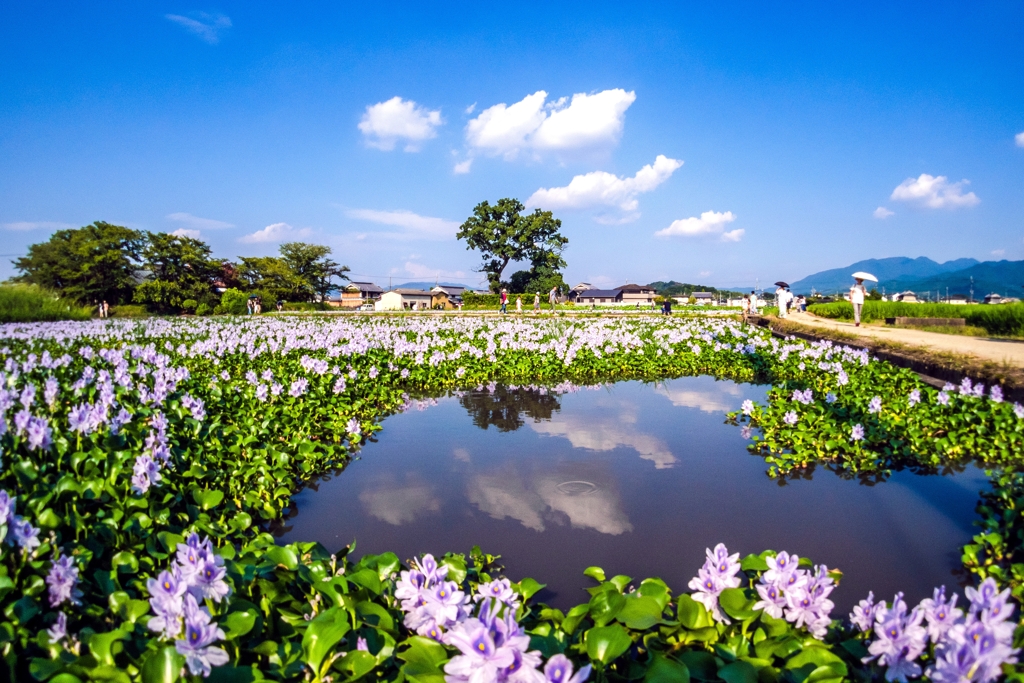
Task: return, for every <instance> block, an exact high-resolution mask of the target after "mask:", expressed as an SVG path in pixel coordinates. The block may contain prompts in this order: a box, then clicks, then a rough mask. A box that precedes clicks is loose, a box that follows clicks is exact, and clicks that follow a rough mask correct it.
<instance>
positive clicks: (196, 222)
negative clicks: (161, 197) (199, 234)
mask: <svg viewBox="0 0 1024 683" xmlns="http://www.w3.org/2000/svg"><path fill="white" fill-rule="evenodd" d="M167 220H170V221H175V222H177V223H183V224H184V225H186V226H188V227H189V228H191V229H193V230H224V229H226V228H233V227H235V225H234V223H226V222H224V221H217V220H214V219H212V218H200V217H199V216H193V215H192V214H190V213H184V212H179V213H169V214H167Z"/></svg>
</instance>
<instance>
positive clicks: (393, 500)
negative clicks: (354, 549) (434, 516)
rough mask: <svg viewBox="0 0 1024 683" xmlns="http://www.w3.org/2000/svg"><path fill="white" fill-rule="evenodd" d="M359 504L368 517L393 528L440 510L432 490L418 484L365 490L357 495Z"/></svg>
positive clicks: (391, 485) (439, 504) (439, 502)
mask: <svg viewBox="0 0 1024 683" xmlns="http://www.w3.org/2000/svg"><path fill="white" fill-rule="evenodd" d="M359 502H361V503H362V504H363V509H364V510H366V513H367V514H368V515H370V516H371V517H376V518H377V519H379V520H381V521H382V522H387V523H388V524H392V525H394V526H401V525H402V524H407V523H409V522H414V521H416V520H417V519H419V518H421V517H422V516H423V515H424V514H426V513H430V512H437V511H438V510H440V509H441V501H439V500H438V499H437V497H436V496H434V492H433V489H431V488H430V487H429V486H428V485H426V484H418V483H410V484H407V485H406V486H394V485H393V484H389V485H386V486H381V487H379V488H374V489H366V490H365V491H363V492H361V493H360V494H359Z"/></svg>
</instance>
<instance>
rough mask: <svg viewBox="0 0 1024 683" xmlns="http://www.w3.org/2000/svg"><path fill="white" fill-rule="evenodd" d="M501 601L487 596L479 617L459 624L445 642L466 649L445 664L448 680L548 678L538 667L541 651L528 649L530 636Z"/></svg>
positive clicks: (529, 681)
mask: <svg viewBox="0 0 1024 683" xmlns="http://www.w3.org/2000/svg"><path fill="white" fill-rule="evenodd" d="M501 611H502V607H501V603H497V602H492V601H490V600H485V601H484V602H483V603H481V605H480V612H479V615H478V616H477V617H471V618H467V619H465V620H464V621H461V622H459V623H458V624H456V625H455V626H454V627H453V628H452V630H451V631H450V632H449V633H447V634H446V635H445V637H444V642H445V643H446V644H448V645H450V646H453V647H456V648H458V649H459V651H460V652H461V653H462V654H460V655H457V656H455V657H453V658H452V659H451V660H450V661H449V662H448V663H447V664H446V665H445V673H446V674H447V675H446V676H445V680H446V681H450V682H458V683H463V682H465V683H469V682H470V681H472V682H474V683H475V682H476V681H507V682H509V683H533V682H536V683H542V682H543V681H544V680H545V678H544V676H543V675H542V674H541V673H540V672H539V671H538V670H537V668H538V667H539V666H540V663H541V657H540V653H539V652H538V651H536V650H533V651H531V650H528V649H527V648H528V647H529V645H530V637H529V636H528V635H527V634H526V633H524V632H523V630H522V628H520V626H519V624H518V623H516V621H515V619H513V618H512V616H511V614H510V613H509V612H508V611H507V610H506V611H505V613H504V615H501V614H500V613H501Z"/></svg>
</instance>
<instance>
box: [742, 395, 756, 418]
mask: <svg viewBox="0 0 1024 683" xmlns="http://www.w3.org/2000/svg"><path fill="white" fill-rule="evenodd" d="M741 408H742V409H743V414H744V415H751V414H752V413H753V412H754V402H753V401H751V400H750V399H749V398H748V399H747V400H745V401H744V402H743V405H742V406H741Z"/></svg>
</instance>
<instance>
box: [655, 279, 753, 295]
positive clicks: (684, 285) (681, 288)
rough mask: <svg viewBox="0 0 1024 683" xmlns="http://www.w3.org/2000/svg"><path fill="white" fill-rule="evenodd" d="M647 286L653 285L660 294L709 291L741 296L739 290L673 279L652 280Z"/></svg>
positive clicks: (685, 293)
mask: <svg viewBox="0 0 1024 683" xmlns="http://www.w3.org/2000/svg"><path fill="white" fill-rule="evenodd" d="M647 286H648V287H653V288H654V291H655V292H657V293H658V294H660V295H661V296H683V295H687V294H693V293H694V292H711V293H712V294H718V293H722V294H726V295H729V294H735V295H737V296H742V293H741V292H738V291H734V290H730V289H715V288H714V287H709V286H707V285H691V284H689V283H688V282H676V281H675V280H669V281H668V282H662V281H661V280H659V281H658V282H652V283H650V284H649V285H647Z"/></svg>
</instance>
